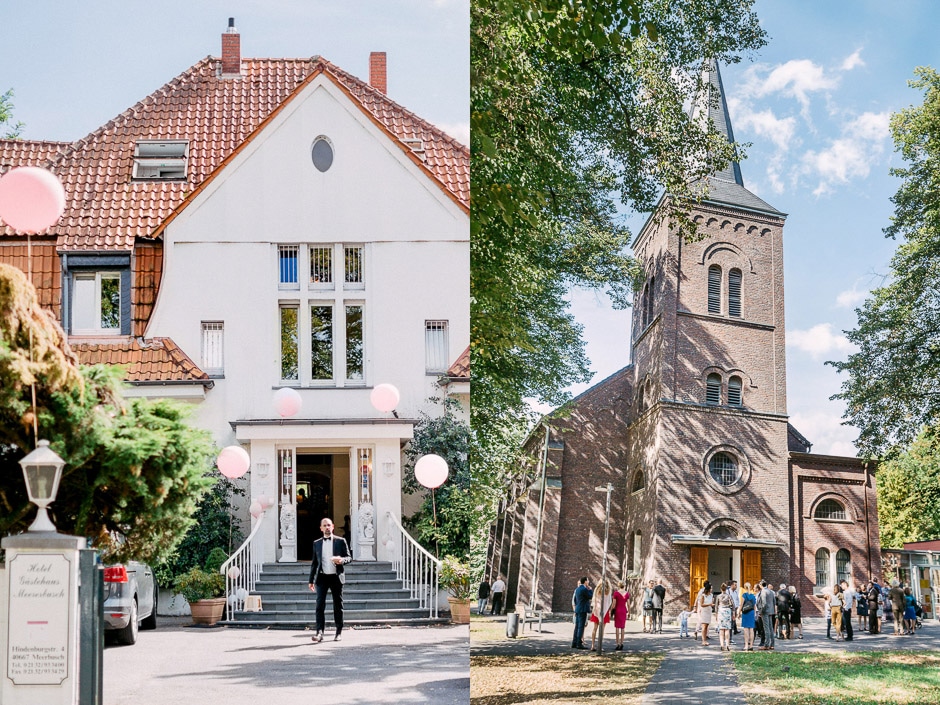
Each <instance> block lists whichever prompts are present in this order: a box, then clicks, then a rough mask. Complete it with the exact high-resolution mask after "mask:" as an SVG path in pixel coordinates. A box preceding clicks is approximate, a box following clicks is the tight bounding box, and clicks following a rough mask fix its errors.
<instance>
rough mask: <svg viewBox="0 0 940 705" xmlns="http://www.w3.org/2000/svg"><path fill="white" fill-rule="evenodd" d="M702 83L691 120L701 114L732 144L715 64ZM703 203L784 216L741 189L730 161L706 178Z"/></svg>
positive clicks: (738, 172) (736, 168)
mask: <svg viewBox="0 0 940 705" xmlns="http://www.w3.org/2000/svg"><path fill="white" fill-rule="evenodd" d="M705 74H706V75H705V80H706V82H707V84H708V86H709V90H708V91H707V95H704V96H702V98H701V99H700V100H699V101H697V102H696V104H695V105H694V106H693V108H692V118H693V120H695V119H697V118H698V117H699V116H701V115H702V114H703V113H705V114H706V115H707V116H708V120H709V121H710V122H712V123H713V124H714V125H715V129H717V130H718V132H719V133H720V134H722V135H723V136H724V137H725V139H727V140H728V142H732V143H733V142H734V131H733V130H732V129H731V116H730V115H729V114H728V101H727V100H726V98H725V89H724V84H723V83H722V81H721V72H720V71H719V70H718V61H717V60H715V59H712V60H711V62H710V63H709V65H708V67H707V68H706V69H705ZM705 200H706V201H711V202H714V203H723V204H725V205H730V206H736V207H738V208H746V209H748V210H754V211H759V212H761V213H773V214H774V215H783V214H782V213H781V212H780V211H778V210H777V209H776V208H774V207H773V206H772V205H770V204H769V203H767V202H766V201H764V200H763V199H761V198H758V197H757V196H755V195H754V194H753V193H751V192H750V191H748V190H747V189H746V188H744V178H743V177H742V176H741V165H740V164H739V163H738V162H737V160H732V161H731V162H729V163H728V164H727V165H725V168H724V169H721V170H720V171H716V172H715V173H714V174H713V175H712V176H709V177H708V197H707V198H706V199H705Z"/></svg>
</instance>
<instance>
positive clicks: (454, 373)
mask: <svg viewBox="0 0 940 705" xmlns="http://www.w3.org/2000/svg"><path fill="white" fill-rule="evenodd" d="M446 376H447V377H448V378H449V379H450V380H451V381H452V382H462V381H466V380H469V379H470V346H469V345H468V346H467V349H466V350H464V351H463V352H462V353H460V357H458V358H457V359H456V360H455V361H454V364H453V365H451V366H450V368H449V369H448V370H447V373H446Z"/></svg>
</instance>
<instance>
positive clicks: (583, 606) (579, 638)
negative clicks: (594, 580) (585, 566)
mask: <svg viewBox="0 0 940 705" xmlns="http://www.w3.org/2000/svg"><path fill="white" fill-rule="evenodd" d="M592 597H594V591H593V590H592V589H591V587H590V585H589V584H588V579H587V578H586V577H584V578H581V584H580V585H578V589H577V590H575V591H574V637H572V639H571V648H572V649H586V648H587V647H586V646H585V645H584V624H585V622H587V618H588V615H589V614H590V613H591V598H592Z"/></svg>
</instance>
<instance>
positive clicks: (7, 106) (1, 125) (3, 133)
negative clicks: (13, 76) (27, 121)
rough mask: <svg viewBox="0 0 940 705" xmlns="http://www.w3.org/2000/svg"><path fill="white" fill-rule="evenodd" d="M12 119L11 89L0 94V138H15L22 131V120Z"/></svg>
mask: <svg viewBox="0 0 940 705" xmlns="http://www.w3.org/2000/svg"><path fill="white" fill-rule="evenodd" d="M12 120H13V89H12V88H11V89H10V90H8V91H7V92H6V93H3V94H0V139H5V140H15V139H16V138H18V137H19V136H20V132H22V131H23V123H22V122H12Z"/></svg>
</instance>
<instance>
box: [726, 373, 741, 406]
mask: <svg viewBox="0 0 940 705" xmlns="http://www.w3.org/2000/svg"><path fill="white" fill-rule="evenodd" d="M728 404H729V406H741V378H740V377H732V378H731V379H729V380H728Z"/></svg>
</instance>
